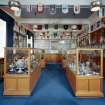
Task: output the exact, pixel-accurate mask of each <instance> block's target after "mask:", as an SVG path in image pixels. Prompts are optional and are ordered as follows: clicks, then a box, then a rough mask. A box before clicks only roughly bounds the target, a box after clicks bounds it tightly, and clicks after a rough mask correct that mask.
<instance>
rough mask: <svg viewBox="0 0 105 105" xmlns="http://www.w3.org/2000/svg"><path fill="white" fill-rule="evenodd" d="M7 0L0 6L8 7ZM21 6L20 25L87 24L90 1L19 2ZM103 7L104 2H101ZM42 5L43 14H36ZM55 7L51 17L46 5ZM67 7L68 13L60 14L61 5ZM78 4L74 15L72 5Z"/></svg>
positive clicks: (47, 0) (104, 0) (29, 0)
mask: <svg viewBox="0 0 105 105" xmlns="http://www.w3.org/2000/svg"><path fill="white" fill-rule="evenodd" d="M8 1H9V0H0V5H8ZM19 1H20V3H21V5H22V11H21V18H19V19H18V21H19V22H20V23H27V24H38V23H39V24H45V23H46V24H56V23H57V24H67V23H68V24H76V23H77V24H80V23H81V24H88V23H89V21H88V18H89V17H90V16H91V12H90V1H91V0H19ZM101 1H102V4H103V5H105V0H101ZM38 4H43V5H44V12H43V13H41V14H38V13H37V5H38ZM54 4H56V5H57V9H56V14H54V15H51V14H50V13H49V10H48V5H54ZM63 4H68V5H69V13H67V14H63V13H62V5H63ZM74 4H80V6H81V9H80V14H74V12H73V5H74ZM26 6H31V7H32V8H31V11H30V12H28V11H27V9H26Z"/></svg>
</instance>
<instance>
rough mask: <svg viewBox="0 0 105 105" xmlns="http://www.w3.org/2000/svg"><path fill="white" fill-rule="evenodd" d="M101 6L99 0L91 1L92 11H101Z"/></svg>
mask: <svg viewBox="0 0 105 105" xmlns="http://www.w3.org/2000/svg"><path fill="white" fill-rule="evenodd" d="M100 8H101V3H100V1H99V0H92V1H91V11H92V12H95V11H99V10H100Z"/></svg>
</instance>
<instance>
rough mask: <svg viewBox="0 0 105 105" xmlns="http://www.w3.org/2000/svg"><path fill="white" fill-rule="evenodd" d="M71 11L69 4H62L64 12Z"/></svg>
mask: <svg viewBox="0 0 105 105" xmlns="http://www.w3.org/2000/svg"><path fill="white" fill-rule="evenodd" d="M68 12H69V6H68V5H62V13H64V14H67V13H68Z"/></svg>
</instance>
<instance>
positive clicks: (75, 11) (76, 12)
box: [74, 4, 80, 14]
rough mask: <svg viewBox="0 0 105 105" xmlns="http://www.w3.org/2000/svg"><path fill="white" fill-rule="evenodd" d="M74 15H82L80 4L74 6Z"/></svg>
mask: <svg viewBox="0 0 105 105" xmlns="http://www.w3.org/2000/svg"><path fill="white" fill-rule="evenodd" d="M74 13H75V14H79V13H80V5H79V4H77V5H74Z"/></svg>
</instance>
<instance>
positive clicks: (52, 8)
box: [49, 5, 56, 15]
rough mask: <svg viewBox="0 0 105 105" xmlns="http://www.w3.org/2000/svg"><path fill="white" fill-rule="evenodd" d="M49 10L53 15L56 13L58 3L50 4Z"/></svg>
mask: <svg viewBox="0 0 105 105" xmlns="http://www.w3.org/2000/svg"><path fill="white" fill-rule="evenodd" d="M49 12H50V14H51V15H54V14H56V5H50V6H49Z"/></svg>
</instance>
